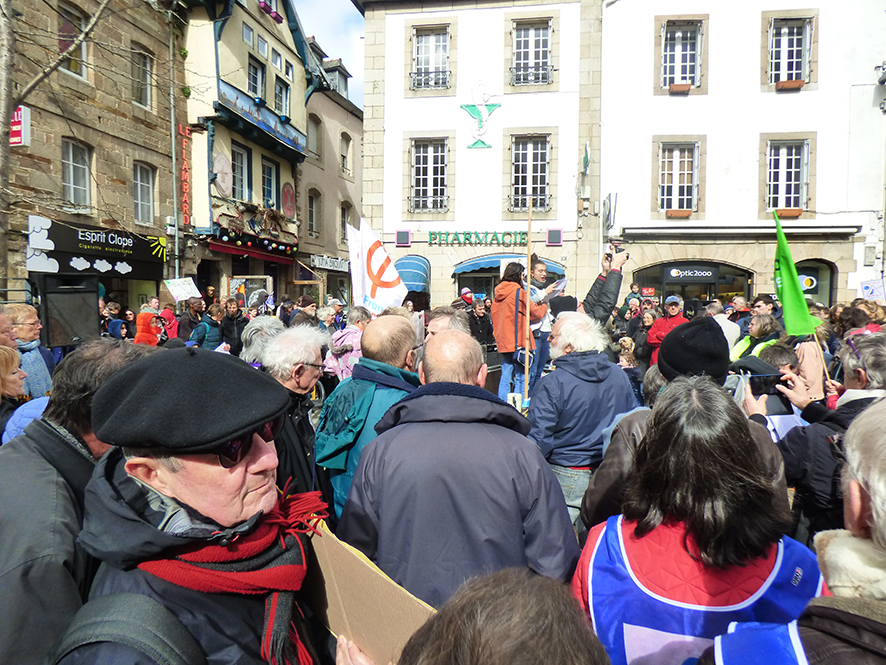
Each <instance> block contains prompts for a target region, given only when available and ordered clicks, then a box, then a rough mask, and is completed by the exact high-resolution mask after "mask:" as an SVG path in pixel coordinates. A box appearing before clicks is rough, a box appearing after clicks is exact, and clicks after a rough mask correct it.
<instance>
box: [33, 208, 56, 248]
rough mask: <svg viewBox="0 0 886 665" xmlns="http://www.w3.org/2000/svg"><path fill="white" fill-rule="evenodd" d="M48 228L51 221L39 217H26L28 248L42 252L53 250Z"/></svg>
mask: <svg viewBox="0 0 886 665" xmlns="http://www.w3.org/2000/svg"><path fill="white" fill-rule="evenodd" d="M50 226H52V220H51V219H47V218H46V217H41V216H40V215H28V246H30V247H33V248H34V249H42V250H44V251H50V250H53V249H55V243H54V242H52V240H50V239H49V227H50Z"/></svg>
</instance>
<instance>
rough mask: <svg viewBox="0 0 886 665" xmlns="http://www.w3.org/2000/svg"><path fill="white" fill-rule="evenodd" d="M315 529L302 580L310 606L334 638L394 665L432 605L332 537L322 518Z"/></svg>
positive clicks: (429, 614) (381, 664)
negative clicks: (304, 576)
mask: <svg viewBox="0 0 886 665" xmlns="http://www.w3.org/2000/svg"><path fill="white" fill-rule="evenodd" d="M318 529H319V531H320V534H319V535H318V534H312V535H311V543H312V544H313V546H314V547H313V550H314V552H313V556H312V557H311V562H310V565H309V567H308V574H307V577H306V578H305V589H306V590H307V592H308V594H309V595H310V597H311V605H312V609H313V610H314V612H315V613H316V614H317V616H318V617H319V618H320V620H321V621H322V622H323V624H324V625H325V626H326V627H327V628H329V630H330V631H331V632H332V633H333V634H334V635H335V636H336V637H338V636H339V635H344V636H345V637H346V638H348V639H349V640H352V641H353V642H354V643H355V644H356V645H357V646H358V647H360V649H361V650H362V651H363V653H365V654H366V655H367V656H369V657H370V658H371V659H372V660H373V662H375V663H376V665H385V664H386V663H396V662H397V661H398V660H399V659H400V652H401V651H402V650H403V647H404V646H406V642H407V641H409V638H410V637H411V636H412V634H413V633H414V632H415V631H416V630H418V629H419V628H420V627H421V626H422V624H424V622H425V621H427V620H428V619H429V618H431V617H432V616H433V615H434V614H435V610H434V608H433V607H431V606H430V605H428V604H427V603H425V602H423V601H421V600H419V599H418V598H416V597H415V596H413V595H412V594H411V593H409V592H408V591H407V590H406V589H404V588H403V587H401V586H399V585H398V584H397V583H396V582H394V581H393V580H392V579H391V578H390V577H388V576H387V575H385V574H384V573H383V572H382V571H381V570H379V568H378V566H376V565H375V564H374V563H372V562H371V561H370V560H369V559H367V558H366V557H365V556H364V555H363V554H362V553H361V552H359V551H357V550H356V549H354V548H353V547H351V546H350V545H348V544H346V543H343V542H342V541H340V540H339V539H338V538H336V537H335V536H334V535H333V534H332V533H331V532H330V531H329V529H328V528H327V527H326V523H325V522H320V525H319V527H318Z"/></svg>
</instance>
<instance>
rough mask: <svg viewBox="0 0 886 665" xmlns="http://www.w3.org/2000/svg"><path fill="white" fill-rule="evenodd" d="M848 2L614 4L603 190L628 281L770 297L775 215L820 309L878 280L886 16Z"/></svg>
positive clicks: (608, 41)
mask: <svg viewBox="0 0 886 665" xmlns="http://www.w3.org/2000/svg"><path fill="white" fill-rule="evenodd" d="M850 4H851V6H852V11H846V5H841V4H836V3H826V4H822V5H820V6H814V5H813V6H810V5H807V4H803V3H796V2H784V1H781V2H778V3H776V4H769V3H761V2H756V1H753V0H752V1H751V2H745V3H741V5H740V6H738V5H730V4H722V3H701V2H686V1H670V0H667V1H662V0H655V1H653V0H629V1H622V2H615V3H608V4H607V5H606V6H604V8H603V10H602V11H603V40H602V44H603V46H602V59H603V74H602V115H601V120H602V129H601V135H602V139H601V155H600V160H601V164H600V172H601V177H600V192H601V198H602V199H605V198H606V197H607V196H608V197H609V200H610V202H611V206H610V219H609V220H604V224H603V228H604V235H606V236H610V237H611V238H612V239H614V240H616V241H621V242H623V243H624V247H625V248H626V249H627V250H628V251H630V253H631V261H630V263H629V264H628V265H627V267H626V271H625V272H626V280H625V281H626V282H628V281H629V279H628V278H630V277H633V279H634V281H637V282H638V283H639V284H640V285H641V287H643V288H644V289H645V290H646V291H645V292H646V293H648V294H653V293H654V295H655V296H656V297H661V296H662V294H670V293H677V294H680V295H682V296H683V297H684V298H687V299H692V298H697V299H699V300H708V299H711V298H714V297H721V298H730V297H732V296H734V295H745V296H753V295H755V294H758V293H772V292H773V291H774V290H775V289H774V284H773V259H774V254H775V224H774V221H773V215H772V211H773V210H776V211H779V215H780V217H781V222H782V226H783V228H784V231H785V234H786V237H787V239H788V242H789V244H790V246H791V249H792V252H793V258H794V261H795V262H796V263H797V264H798V272H799V273H800V274H801V276H803V277H804V278H805V279H802V280H801V281H803V286H804V289H805V290H806V294H807V295H808V296H809V297H810V298H812V299H813V300H814V301H816V302H821V303H823V304H825V305H831V304H834V303H835V302H837V301H848V300H851V299H852V298H854V297H856V296H861V295H862V283H863V282H866V281H868V280H874V279H880V278H881V276H882V271H883V267H884V256H883V208H884V183H886V179H884V178H886V150H884V146H886V115H884V111H883V109H882V105H883V101H884V99H886V86H884V85H881V84H878V82H877V80H878V76H879V74H880V73H881V71H882V70H881V69H878V68H877V66H878V65H881V63H882V62H883V60H884V58H886V51H884V49H883V40H882V35H883V34H884V32H886V14H884V12H883V5H882V3H880V2H876V1H874V0H868V1H864V2H853V3H850ZM607 221H608V222H609V224H607V223H605V222H607ZM610 225H611V227H610V228H608V230H607V227H608V226H610ZM604 240H605V238H604Z"/></svg>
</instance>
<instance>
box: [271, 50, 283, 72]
mask: <svg viewBox="0 0 886 665" xmlns="http://www.w3.org/2000/svg"><path fill="white" fill-rule="evenodd" d="M271 64H272V65H274V67H276V68H277V69H278V70H280V71H281V72H282V71H283V56H282V55H280V51H278V50H277V49H275V48H272V49H271Z"/></svg>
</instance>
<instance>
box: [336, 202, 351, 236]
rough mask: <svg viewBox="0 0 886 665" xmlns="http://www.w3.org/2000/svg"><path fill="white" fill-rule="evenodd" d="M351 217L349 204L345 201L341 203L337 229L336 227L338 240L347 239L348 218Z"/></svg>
mask: <svg viewBox="0 0 886 665" xmlns="http://www.w3.org/2000/svg"><path fill="white" fill-rule="evenodd" d="M350 218H351V204H350V203H348V202H347V201H345V202H343V203H342V204H341V210H340V211H339V218H338V221H339V229H338V239H339V241H340V242H347V241H348V220H349V219H350Z"/></svg>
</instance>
